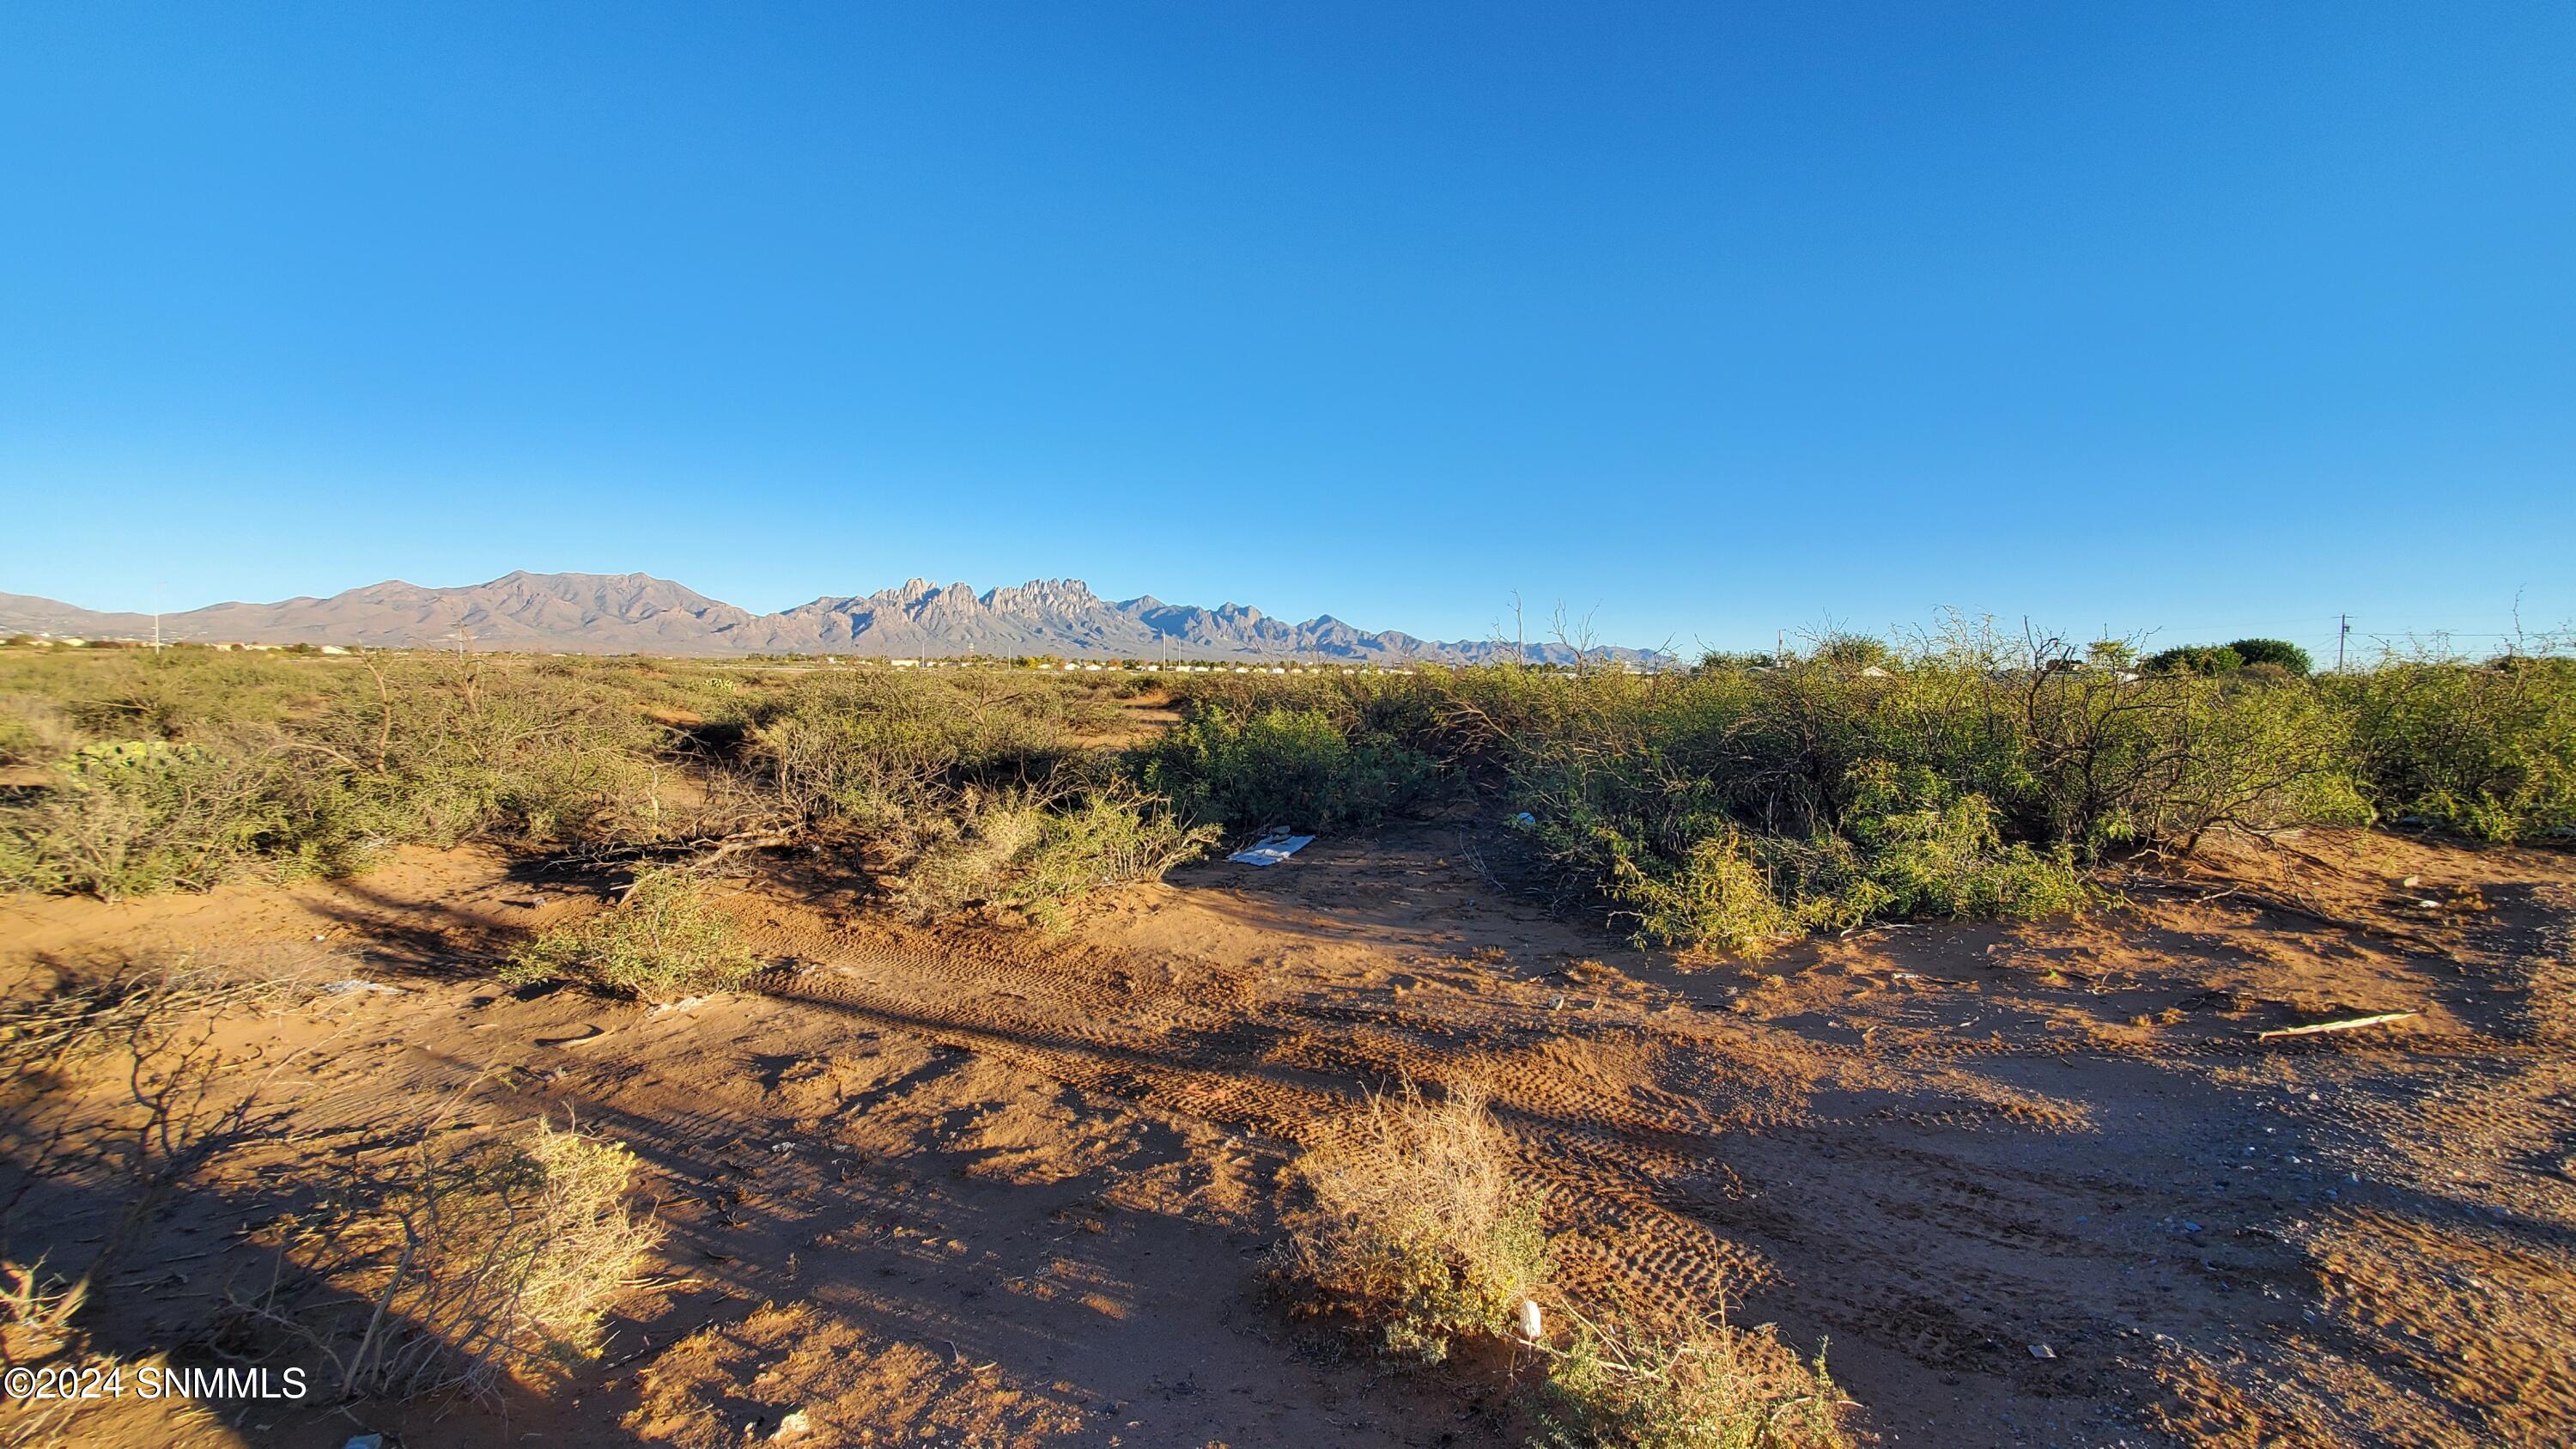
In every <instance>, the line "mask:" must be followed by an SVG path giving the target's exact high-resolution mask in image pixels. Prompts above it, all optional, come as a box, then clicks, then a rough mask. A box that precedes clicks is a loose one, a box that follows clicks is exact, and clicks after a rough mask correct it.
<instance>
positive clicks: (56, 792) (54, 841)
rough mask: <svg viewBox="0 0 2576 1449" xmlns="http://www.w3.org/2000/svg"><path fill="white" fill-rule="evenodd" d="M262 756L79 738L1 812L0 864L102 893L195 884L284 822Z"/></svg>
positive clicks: (20, 877) (35, 878)
mask: <svg viewBox="0 0 2576 1449" xmlns="http://www.w3.org/2000/svg"><path fill="white" fill-rule="evenodd" d="M280 773H281V767H280V762H278V761H276V760H273V759H259V758H244V757H242V756H240V755H236V754H233V753H230V752H226V751H222V750H218V749H213V748H208V747H205V746H198V745H171V744H165V743H163V742H161V741H158V740H131V741H122V742H118V743H114V744H97V745H86V746H83V747H81V748H80V749H78V750H76V751H74V752H73V754H72V756H71V758H70V759H69V760H67V761H65V762H63V763H62V764H61V765H60V766H59V767H57V768H56V769H55V771H54V772H53V776H54V777H53V780H52V785H51V788H50V789H48V790H46V791H44V792H43V793H42V795H41V797H40V798H38V799H37V800H36V801H34V802H33V803H31V804H28V805H24V806H20V807H17V808H14V809H11V810H9V811H7V812H5V814H0V837H6V838H7V839H8V840H9V842H10V843H9V844H8V845H7V846H5V847H0V870H6V871H7V872H8V873H9V875H10V876H11V877H12V878H13V883H15V884H17V885H19V886H21V887H22V888H35V889H60V890H74V891H87V892H90V893H92V894H95V895H97V896H99V897H101V898H103V899H107V900H114V899H116V898H117V897H119V896H125V895H135V894H142V893H147V892H151V891H157V890H167V889H171V888H173V887H180V886H185V887H192V888H197V889H203V888H204V887H207V886H211V885H214V884H216V883H217V882H219V881H221V880H223V879H225V878H226V877H228V876H230V875H233V874H236V873H238V872H239V871H240V870H241V869H242V868H243V866H244V864H245V863H246V862H247V861H249V860H251V859H252V858H254V857H255V856H256V855H257V854H258V853H259V851H260V848H261V846H262V844H263V842H264V841H266V840H269V839H271V838H273V837H275V836H277V835H279V834H281V833H283V832H285V831H286V830H288V829H289V828H290V824H291V817H290V816H288V815H287V813H286V812H285V809H284V806H283V802H282V800H281V799H280V796H279V792H278V791H277V789H276V788H275V785H276V783H277V777H278V775H279V774H280Z"/></svg>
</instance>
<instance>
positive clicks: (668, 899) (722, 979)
mask: <svg viewBox="0 0 2576 1449" xmlns="http://www.w3.org/2000/svg"><path fill="white" fill-rule="evenodd" d="M759 969H760V960H759V958H758V957H756V956H754V955H753V954H752V953H751V951H750V949H749V948H748V947H746V946H744V945H743V944H742V942H741V941H740V940H739V939H738V938H737V936H736V933H735V929H734V925H733V922H732V921H731V920H730V919H729V918H727V917H726V916H725V914H724V913H723V912H722V911H720V910H718V909H717V908H716V906H715V902H714V887H713V886H712V885H710V884H709V883H708V882H707V881H706V880H705V879H703V878H702V877H699V876H696V875H693V874H691V873H690V872H689V871H688V870H686V869H685V868H683V867H679V866H655V867H648V868H646V869H644V870H641V871H638V872H637V873H636V876H635V880H634V883H633V884H632V885H630V886H628V887H627V889H626V895H625V898H624V899H623V900H621V901H619V902H618V903H617V904H616V905H614V906H611V907H609V908H608V909H607V910H604V911H601V912H599V913H597V914H595V915H590V916H584V917H583V918H581V919H580V920H577V921H568V922H566V923H564V924H562V925H559V926H555V927H551V928H549V929H547V930H545V931H543V932H540V933H539V934H537V935H536V936H534V937H532V938H530V939H528V940H526V941H523V942H521V943H520V944H519V945H518V946H517V947H516V948H514V949H513V950H512V951H511V952H510V958H509V960H508V961H507V962H506V963H504V964H503V965H502V967H501V969H500V972H499V975H500V977H501V979H502V980H504V981H508V982H512V983H514V984H520V985H528V984H534V983H539V982H547V981H571V982H576V983H579V984H581V985H584V986H588V987H591V988H593V989H594V990H599V991H605V992H610V993H612V994H615V995H620V996H632V997H636V998H638V999H640V1000H643V1001H649V1002H663V1001H672V1000H676V999H678V998H680V997H683V996H688V995H692V994H694V993H698V992H706V991H723V990H727V989H730V988H732V987H735V986H739V985H741V984H742V982H743V980H744V979H745V978H747V977H749V976H750V975H752V973H754V972H756V971H758V970H759Z"/></svg>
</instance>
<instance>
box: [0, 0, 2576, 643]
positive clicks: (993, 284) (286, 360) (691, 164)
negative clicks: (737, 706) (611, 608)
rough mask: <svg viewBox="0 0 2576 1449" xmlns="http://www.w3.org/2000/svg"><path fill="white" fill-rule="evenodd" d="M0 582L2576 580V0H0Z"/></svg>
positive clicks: (2477, 596) (2118, 599)
mask: <svg viewBox="0 0 2576 1449" xmlns="http://www.w3.org/2000/svg"><path fill="white" fill-rule="evenodd" d="M0 492H5V495H6V505H7V506H6V511H5V521H0V528H5V530H6V537H5V545H0V546H4V547H5V556H0V589H6V590H9V591H12V592H20V593H36V594H45V595H51V596H55V597H59V598H65V599H69V600H71V601H73V602H76V603H81V604H85V605H89V606H91V607H150V606H152V605H155V604H158V605H160V606H162V607H166V608H173V609H176V608H183V607H188V606H192V605H196V604H202V603H207V602H211V601H214V600H218V599H224V598H234V597H247V598H275V597H282V596H286V595H291V594H299V593H317V594H318V593H328V592H332V591H335V590H338V589H341V588H345V587H349V586H352V585H356V584H362V583H368V582H373V581H375V580H377V579H381V578H385V577H401V578H406V579H409V580H411V581H413V582H416V583H425V584H456V583H467V582H474V581H478V580H481V579H484V578H487V577H490V576H493V575H495V574H499V573H502V572H504V571H507V570H509V569H512V568H519V567H525V568H530V569H542V570H551V569H579V570H589V571H600V572H622V571H626V570H630V569H641V570H645V571H648V572H652V573H657V574H662V575H665V576H668V577H672V578H676V579H678V580H680V581H682V582H684V583H687V584H689V585H691V586H693V587H695V588H697V589H699V590H701V591H703V592H706V593H709V594H713V595H716V596H718V597H721V598H725V599H729V600H732V601H734V602H736V603H740V604H743V605H746V606H749V607H753V608H760V609H768V608H777V607H782V606H786V605H791V604H794V603H798V602H801V601H803V600H805V599H808V598H812V597H814V596H816V595H820V594H827V593H830V594H839V593H848V592H859V591H865V590H869V589H874V588H877V587H881V586H884V585H887V584H890V583H893V582H897V581H899V580H901V579H902V578H904V577H905V576H907V575H912V574H925V575H930V576H932V577H934V578H938V579H942V580H946V579H965V580H968V581H970V582H972V583H974V584H976V585H978V586H979V587H981V586H989V585H992V584H996V583H1010V582H1017V581H1019V580H1022V579H1025V578H1029V577H1031V576H1037V575H1074V576H1080V577H1084V578H1087V579H1089V580H1090V581H1091V582H1092V583H1093V584H1094V585H1095V587H1097V588H1099V589H1100V590H1101V591H1102V592H1103V593H1106V594H1111V595H1113V596H1126V595H1131V594H1135V593H1140V592H1148V591H1150V592H1154V593H1157V594H1160V595H1162V596H1163V597H1165V598H1167V599H1175V600H1184V601H1189V602H1198V603H1210V604H1213V603H1217V602H1220V601H1224V600H1229V599H1231V600H1238V601H1242V602H1249V603H1255V604H1259V605H1261V606H1262V607H1264V608H1266V609H1269V610H1271V611H1272V612H1276V613H1284V614H1290V615H1294V616H1298V617H1304V616H1306V615H1309V614H1313V613H1317V612H1325V611H1329V612H1333V613H1336V614H1339V615H1341V616H1342V617H1344V618H1347V619H1350V620H1352V621H1353V622H1355V623H1358V624H1361V625H1364V626H1368V627H1391V626H1392V627H1403V628H1408V629H1411V630H1414V631H1416V632H1419V633H1426V634H1435V635H1441V636H1457V635H1483V634H1486V633H1487V632H1488V631H1489V630H1490V629H1491V627H1492V625H1493V623H1494V621H1495V620H1496V618H1497V617H1498V615H1499V614H1500V613H1501V611H1502V610H1503V608H1504V607H1505V601H1506V598H1507V596H1508V595H1509V593H1510V592H1511V591H1512V590H1514V589H1518V590H1519V591H1520V592H1521V593H1522V594H1523V595H1524V596H1525V597H1527V598H1528V599H1529V600H1530V601H1532V604H1533V606H1534V607H1536V608H1541V609H1543V608H1544V607H1545V606H1547V605H1548V604H1550V603H1552V602H1554V601H1556V600H1559V599H1562V600H1564V601H1565V602H1566V603H1567V604H1569V605H1571V606H1573V607H1574V608H1575V609H1576V610H1577V611H1578V612H1581V611H1588V610H1592V609H1595V608H1597V609H1598V615H1597V618H1598V622H1599V625H1600V627H1601V629H1602V630H1603V632H1604V633H1606V634H1608V635H1610V636H1612V637H1615V638H1617V639H1620V640H1623V641H1627V642H1638V643H1651V642H1657V641H1660V640H1663V639H1666V638H1670V639H1673V640H1675V641H1676V642H1678V643H1680V644H1682V645H1684V646H1685V647H1687V646H1689V645H1690V644H1692V643H1693V642H1695V641H1705V642H1707V643H1711V644H1720V645H1736V644H1751V643H1756V642H1767V641H1768V640H1769V639H1770V637H1771V635H1772V631H1773V630H1774V628H1775V627H1778V626H1782V625H1786V626H1789V627H1792V628H1796V627H1799V626H1802V625H1808V626H1812V625H1814V624H1816V623H1818V622H1819V621H1821V620H1824V619H1826V618H1827V617H1831V618H1834V619H1838V620H1841V621H1844V622H1846V623H1849V624H1852V625H1856V626H1881V625H1885V624H1888V623H1892V622H1898V621H1918V620H1923V619H1926V618H1928V617H1929V616H1930V615H1931V614H1932V613H1933V612H1934V611H1935V610H1937V609H1940V608H1942V607H1945V606H1955V607H1960V608H1966V609H1970V610H1979V611H1993V612H1996V613H2000V614H2003V615H2006V616H2010V617H2012V618H2015V619H2018V618H2019V617H2020V616H2022V615H2025V614H2027V615H2031V616H2034V617H2036V618H2037V619H2038V620H2040V621H2041V622H2043V623H2046V624H2050V625H2053V626H2056V627H2060V628H2063V629H2067V630H2072V631H2086V632H2089V631H2091V630H2093V629H2094V628H2097V627H2099V626H2100V625H2102V624H2104V623H2108V624H2110V625H2112V626H2113V627H2114V628H2115V629H2120V630H2128V629H2150V628H2151V629H2158V630H2161V631H2162V635H2161V637H2163V638H2164V639H2165V640H2167V641H2168V642H2176V641H2179V640H2181V639H2184V638H2197V637H2202V636H2219V637H2225V636H2227V635H2229V634H2232V633H2235V632H2239V631H2243V632H2261V633H2282V634H2291V635H2293V636H2294V637H2299V638H2302V639H2307V640H2322V639H2325V638H2329V637H2330V636H2331V625H2330V623H2329V622H2328V621H2330V619H2331V618H2332V616H2333V615H2334V614H2335V613H2336V612H2337V611H2338V610H2344V609H2349V610H2351V611H2352V612H2353V614H2354V616H2355V618H2356V621H2357V624H2358V626H2359V627H2360V628H2361V629H2362V630H2363V631H2364V632H2371V631H2384V630H2392V629H2396V630H2403V629H2427V628H2450V629H2454V630H2462V631H2469V630H2501V629H2504V628H2506V627H2509V622H2510V620H2509V614H2510V611H2511V609H2512V607H2513V603H2514V598H2515V595H2516V592H2517V590H2520V591H2522V592H2523V599H2522V610H2523V616H2524V620H2525V622H2526V623H2533V624H2541V625H2556V624H2559V623H2561V622H2563V621H2566V620H2568V619H2570V618H2576V566H2571V559H2570V547H2569V545H2570V543H2571V541H2576V526H2571V521H2570V520H2571V516H2576V6H2571V5H2568V4H2565V3H2562V0H2551V3H2538V4H2527V5H2493V4H2474V3H2461V4H2425V3H2419V4H2411V5H2389V4H2368V3H2351V0H2344V3H2332V4H2289V3H2262V4H2244V3H2223V4H2205V5H2204V4H2175V3H2155V4H2140V5H2112V4H2059V3H2048V4H2032V5H2027V6H2019V7H1987V6H1962V5H1941V4H1925V3H1897V4H1888V5H1881V6H1834V5H1816V6H1809V5H1749V4H1735V5H1715V4H1686V5H1672V6H1638V5H1618V4H1611V5H1576V4H1561V5H1549V6H1513V5H1500V6H1498V5H1485V4H1478V5H1461V6H1455V7H1432V6H1417V5H1386V4H1366V5H1350V6H1337V5H1325V4H1317V3H1298V4H1272V5H1252V4H1230V3H1207V0H1192V3H1175V4H1168V5H1131V4H1119V3H1110V0H1103V3H1098V4H1041V5H1028V6H1002V5H990V4H918V5H912V4H905V5H873V4H871V5H852V4H837V3H836V4H817V5H812V6H777V5H766V6H764V5H750V4H744V5H699V6H687V7H681V6H645V5H632V4H619V5H599V6H576V5H569V4H541V3H514V4H503V5H491V6H480V7H477V6H467V5H459V4H442V5H437V6H407V5H387V4H366V5H336V4H319V3H317V4H309V5H297V6H279V5H262V4H249V3H236V4H222V5H203V4H196V5H167V6H162V5H152V6H141V5H129V4H118V3H112V0H101V3H84V4H71V3H63V4H19V5H11V6H8V7H7V8H6V9H5V10H0Z"/></svg>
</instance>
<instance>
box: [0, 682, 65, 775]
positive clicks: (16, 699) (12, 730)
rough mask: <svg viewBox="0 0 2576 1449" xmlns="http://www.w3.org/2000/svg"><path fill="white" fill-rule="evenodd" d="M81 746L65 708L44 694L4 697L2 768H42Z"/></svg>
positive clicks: (1, 707)
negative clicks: (40, 766)
mask: <svg viewBox="0 0 2576 1449" xmlns="http://www.w3.org/2000/svg"><path fill="white" fill-rule="evenodd" d="M79 744H80V736H79V733H78V732H77V731H76V730H75V729H74V728H73V726H72V723H71V720H70V718H69V717H68V716H67V715H66V714H65V712H64V710H63V707H62V706H61V705H59V704H57V703H56V702H54V701H53V700H50V699H47V698H45V697H44V696H43V695H40V694H26V693H19V694H9V695H0V765H41V764H47V763H50V762H51V761H54V760H57V759H60V758H61V757H62V756H64V755H68V754H70V753H71V752H72V751H73V750H74V749H76V748H78V747H79Z"/></svg>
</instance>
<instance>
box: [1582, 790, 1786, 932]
mask: <svg viewBox="0 0 2576 1449" xmlns="http://www.w3.org/2000/svg"><path fill="white" fill-rule="evenodd" d="M1577 829H1579V830H1580V832H1581V833H1580V834H1578V833H1577V831H1576V830H1575V829H1567V828H1565V827H1561V826H1556V825H1553V824H1551V825H1550V826H1548V827H1547V830H1546V834H1547V835H1548V836H1549V837H1551V838H1553V839H1555V840H1556V841H1557V842H1558V849H1557V856H1558V858H1559V859H1560V860H1569V861H1587V860H1597V861H1599V862H1600V868H1601V870H1602V879H1603V886H1604V891H1605V894H1607V895H1608V897H1609V898H1610V900H1611V901H1612V902H1613V904H1614V906H1615V909H1614V910H1613V912H1612V919H1613V920H1619V919H1622V918H1624V919H1626V920H1627V921H1629V922H1630V923H1631V924H1632V926H1633V928H1634V933H1635V937H1636V940H1637V942H1638V943H1639V944H1640V945H1660V946H1671V947H1677V948H1681V949H1685V950H1688V949H1694V948H1698V947H1703V946H1713V947H1716V948H1717V949H1719V950H1725V951H1733V952H1735V953H1737V954H1739V955H1743V956H1748V957H1753V956H1761V955H1764V954H1767V953H1768V952H1769V951H1770V950H1771V948H1772V947H1773V946H1774V945H1775V944H1776V943H1777V942H1778V941H1779V940H1780V939H1781V938H1782V937H1784V936H1787V935H1789V934H1791V933H1793V932H1794V931H1795V930H1796V929H1797V928H1798V927H1799V925H1800V919H1799V916H1798V913H1797V912H1796V911H1795V910H1794V909H1793V908H1792V905H1791V904H1789V903H1784V902H1783V901H1782V900H1781V899H1780V894H1779V892H1778V891H1777V890H1775V888H1774V886H1773V877H1772V873H1771V871H1770V870H1769V869H1768V868H1767V867H1766V863H1765V862H1764V861H1763V860H1762V859H1760V858H1759V857H1758V856H1757V855H1756V853H1755V850H1754V847H1753V845H1752V842H1751V841H1750V840H1749V839H1748V838H1747V837H1746V836H1745V834H1744V832H1742V831H1740V830H1738V829H1736V828H1735V827H1733V826H1732V825H1728V824H1725V823H1724V822H1713V823H1712V828H1711V829H1710V831H1709V833H1708V834H1706V835H1703V836H1701V837H1700V838H1699V839H1698V840H1695V841H1693V842H1692V843H1691V845H1690V848H1689V849H1688V851H1687V852H1685V853H1684V854H1683V855H1682V856H1681V857H1680V858H1679V859H1678V860H1670V861H1667V860H1666V859H1664V858H1662V857H1659V856H1657V855H1654V854H1650V853H1649V852H1647V851H1645V850H1644V849H1642V848H1641V847H1640V845H1639V844H1638V843H1637V842H1636V841H1635V840H1634V839H1632V838H1631V837H1629V836H1627V835H1624V834H1622V833H1620V832H1619V831H1618V830H1617V829H1615V828H1612V827H1610V826H1606V825H1603V824H1600V823H1597V822H1586V823H1581V824H1579V825H1578V827H1577Z"/></svg>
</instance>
